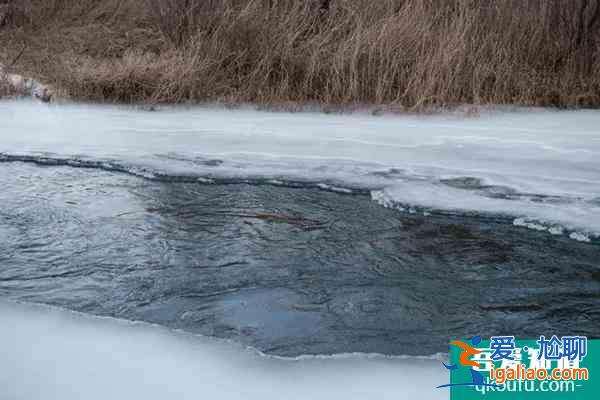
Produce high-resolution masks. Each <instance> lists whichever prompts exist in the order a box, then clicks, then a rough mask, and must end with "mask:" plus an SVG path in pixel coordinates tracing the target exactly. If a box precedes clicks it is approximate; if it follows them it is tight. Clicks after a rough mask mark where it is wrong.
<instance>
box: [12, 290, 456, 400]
mask: <svg viewBox="0 0 600 400" xmlns="http://www.w3.org/2000/svg"><path fill="white" fill-rule="evenodd" d="M0 315H1V316H2V325H1V326H0V354H1V357H0V388H1V389H0V399H10V400H20V399H23V400H25V399H27V400H31V399H48V400H79V399H88V400H94V399H98V400H105V399H113V400H119V399H123V400H132V399H144V400H153V399H157V400H158V399H160V400H164V399H193V400H197V399H222V400H228V399H240V400H242V399H243V400H252V399H260V400H271V399H273V400H275V399H277V400H279V399H290V400H293V399H299V400H300V399H302V400H306V399H311V400H318V399H327V400H334V399H344V400H350V399H360V400H364V399H394V400H396V399H447V398H448V397H449V394H448V389H435V386H437V385H438V384H443V383H447V381H448V379H449V377H448V373H447V371H445V369H444V368H443V366H442V365H441V363H440V361H438V360H435V359H427V358H404V359H402V358H389V357H388V358H386V357H382V356H369V355H360V354H354V355H345V356H336V357H305V358H299V359H294V360H292V359H278V358H272V357H266V356H263V355H261V354H258V353H257V352H255V351H252V350H249V349H243V348H242V347H240V346H239V345H235V344H233V343H228V342H224V341H219V340H215V339H209V338H204V337H197V336H190V335H186V334H182V333H176V332H172V331H169V330H167V329H165V328H161V327H158V326H151V325H147V324H142V323H131V322H126V321H121V320H114V319H110V318H97V317H89V316H85V315H82V314H76V313H72V312H68V311H62V310H58V309H53V308H48V307H44V306H31V305H24V304H15V303H8V302H0Z"/></svg>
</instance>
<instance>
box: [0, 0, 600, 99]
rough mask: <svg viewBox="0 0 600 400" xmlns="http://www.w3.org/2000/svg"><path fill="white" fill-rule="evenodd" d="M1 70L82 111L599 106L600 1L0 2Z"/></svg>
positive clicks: (208, 0) (194, 0)
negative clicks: (163, 106) (188, 105)
mask: <svg viewBox="0 0 600 400" xmlns="http://www.w3.org/2000/svg"><path fill="white" fill-rule="evenodd" d="M0 63H3V64H4V65H6V66H7V68H10V69H11V70H14V71H18V72H19V73H22V74H26V75H28V76H35V77H36V78H37V79H39V80H41V81H43V82H45V83H48V84H51V85H52V86H54V87H57V88H60V89H61V91H64V92H65V93H68V94H69V96H71V97H73V98H77V99H86V100H96V101H109V102H142V103H158V102H205V101H208V102H223V103H227V104H237V103H243V102H251V103H258V104H262V105H267V106H274V107H279V106H283V107H293V106H294V105H302V104H318V105H327V106H342V107H344V106H352V105H364V104H367V105H389V106H391V107H395V108H397V109H400V110H425V109H428V108H431V107H439V106H442V107H446V106H448V107H452V106H456V105H460V104H517V105H541V106H556V107H598V106H600V0H495V1H476V0H439V1H438V0H421V1H418V0H379V1H372V0H0Z"/></svg>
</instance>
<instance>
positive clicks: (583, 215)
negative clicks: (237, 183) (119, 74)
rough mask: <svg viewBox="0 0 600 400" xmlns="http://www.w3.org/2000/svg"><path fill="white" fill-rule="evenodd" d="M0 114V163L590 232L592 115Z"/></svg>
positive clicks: (599, 207)
mask: <svg viewBox="0 0 600 400" xmlns="http://www.w3.org/2000/svg"><path fill="white" fill-rule="evenodd" d="M0 120H1V121H2V124H1V125H0V153H2V154H0V155H2V156H3V157H4V159H5V160H11V159H12V160H14V159H18V156H27V157H34V158H35V157H45V158H46V161H49V162H50V163H52V162H53V160H55V161H56V160H58V161H60V162H62V163H64V161H65V159H66V160H67V161H69V162H67V164H69V163H70V164H77V163H79V164H80V165H83V166H88V167H89V166H95V167H106V168H109V169H110V168H112V169H115V170H127V171H130V172H133V173H136V174H141V175H144V176H149V177H152V176H157V175H160V176H161V177H163V178H164V177H169V176H178V177H180V176H181V175H186V176H188V177H189V176H193V177H198V178H200V179H199V180H200V181H209V182H210V180H211V179H230V178H235V179H245V178H261V179H271V180H272V182H273V183H274V184H277V183H278V182H282V181H300V182H312V183H316V184H317V185H318V187H321V188H328V187H332V188H337V190H343V188H344V187H346V188H348V187H360V188H363V189H370V190H375V191H374V192H373V197H374V198H375V199H376V200H378V201H380V202H381V203H382V204H384V205H387V206H392V207H397V208H406V206H408V207H409V208H410V207H412V206H414V207H416V208H417V209H421V210H424V211H425V212H435V210H467V211H475V212H481V213H498V214H505V215H507V216H510V217H511V218H512V219H511V221H513V220H514V221H515V224H516V225H519V226H526V227H532V228H534V229H535V228H536V227H537V228H539V227H543V228H544V229H546V230H548V231H550V232H552V233H557V232H564V233H565V234H568V235H571V236H572V237H574V238H590V237H593V236H594V234H597V233H598V232H600V112H599V111H569V112H555V111H549V110H543V109H536V110H522V111H517V112H510V113H509V112H498V113H490V114H487V115H483V116H482V117H480V118H476V119H458V118H456V117H451V116H427V117H416V116H386V117H372V116H366V115H323V114H313V113H300V114H289V113H269V112H256V111H250V110H224V109H217V108H192V109H185V108H170V109H164V110H162V111H159V112H147V111H140V110H134V109H132V108H127V107H112V106H91V105H64V106H49V107H40V106H39V105H35V104H33V103H31V102H1V103H0ZM15 157H16V158H15ZM61 160H62V161H61ZM98 161H100V163H98ZM86 162H87V164H86ZM90 162H91V164H90ZM523 221H525V222H524V223H521V222H523Z"/></svg>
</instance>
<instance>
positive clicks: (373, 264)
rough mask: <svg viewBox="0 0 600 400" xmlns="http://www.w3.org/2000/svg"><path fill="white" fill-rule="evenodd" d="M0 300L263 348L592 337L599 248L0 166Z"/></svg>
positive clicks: (370, 209)
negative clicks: (154, 325) (506, 337)
mask: <svg viewBox="0 0 600 400" xmlns="http://www.w3.org/2000/svg"><path fill="white" fill-rule="evenodd" d="M0 185H1V187H2V190H1V191H0V202H1V205H2V207H1V208H0V295H2V296H3V297H5V298H12V299H20V300H26V301H33V302H41V303H48V304H54V305H59V306H63V307H66V308H70V309H74V310H78V311H83V312H87V313H92V314H98V315H110V316H114V317H119V318H126V319H132V320H144V321H149V322H155V323H159V324H163V325H167V326H169V327H174V328H182V329H185V330H188V331H191V332H197V333H202V334H206V335H213V336H218V337H226V338H234V339H236V340H239V341H241V342H243V343H246V344H249V345H252V346H255V347H257V348H259V349H261V350H264V351H266V352H270V353H273V354H280V355H289V356H293V355H299V354H316V353H340V352H355V351H356V352H377V353H386V354H432V353H436V352H441V351H446V350H447V342H448V339H449V338H451V337H467V336H472V335H475V334H482V335H486V336H487V335H491V334H501V333H506V334H517V335H519V336H532V337H533V336H536V335H539V334H550V333H557V334H586V335H589V336H596V337H597V336H600V325H599V324H598V321H599V320H600V247H599V246H598V245H596V244H585V243H578V242H575V241H573V240H569V239H567V238H564V237H553V236H550V235H548V234H547V233H538V232H535V231H529V230H525V229H523V228H517V227H513V226H511V225H509V224H507V223H506V221H505V220H504V221H494V220H493V219H490V218H486V219H484V220H482V219H477V218H473V217H468V218H467V217H459V216H456V217H451V216H428V217H425V216H419V215H410V214H402V213H399V212H397V211H394V210H389V209H385V208H383V207H381V206H379V205H377V204H376V203H374V202H372V201H371V200H370V199H369V197H367V196H351V195H343V194H336V193H330V192H325V191H319V190H314V189H290V188H281V187H274V186H266V185H262V186H253V185H245V184H239V185H199V184H189V183H168V182H150V181H146V180H143V179H139V178H135V177H131V176H127V175H120V174H115V173H110V172H106V171H101V170H93V169H86V170H82V169H74V168H68V167H40V166H34V165H28V164H23V163H7V164H3V165H1V166H0Z"/></svg>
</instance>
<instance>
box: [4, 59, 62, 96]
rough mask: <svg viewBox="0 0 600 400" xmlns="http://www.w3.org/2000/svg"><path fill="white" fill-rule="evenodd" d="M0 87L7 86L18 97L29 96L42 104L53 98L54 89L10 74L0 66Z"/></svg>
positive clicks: (28, 78) (33, 80)
mask: <svg viewBox="0 0 600 400" xmlns="http://www.w3.org/2000/svg"><path fill="white" fill-rule="evenodd" d="M0 85H7V86H8V88H9V90H10V91H11V92H14V93H15V94H16V95H18V96H31V97H33V98H36V99H39V100H41V101H43V102H44V103H47V102H49V101H51V100H52V99H53V98H54V89H53V88H51V87H50V86H48V85H44V84H43V83H40V82H38V81H37V80H35V79H33V78H30V77H26V76H23V75H19V74H11V73H9V72H7V71H6V68H5V67H4V65H2V64H0Z"/></svg>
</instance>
